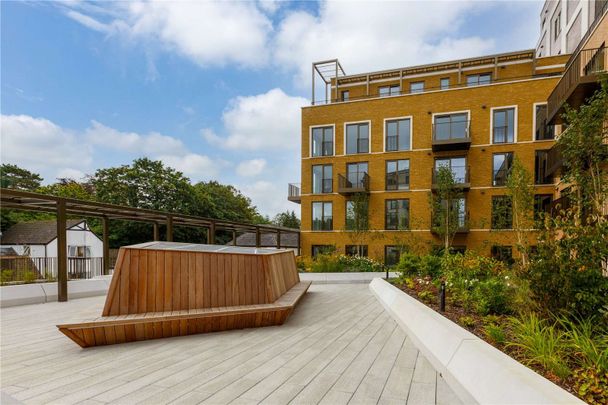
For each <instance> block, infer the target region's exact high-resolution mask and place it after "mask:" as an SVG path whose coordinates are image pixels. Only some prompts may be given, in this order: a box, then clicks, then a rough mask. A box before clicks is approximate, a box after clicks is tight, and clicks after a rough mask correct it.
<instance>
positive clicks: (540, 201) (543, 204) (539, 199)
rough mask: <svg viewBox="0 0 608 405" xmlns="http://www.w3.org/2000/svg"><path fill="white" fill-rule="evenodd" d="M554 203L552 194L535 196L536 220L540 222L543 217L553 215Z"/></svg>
mask: <svg viewBox="0 0 608 405" xmlns="http://www.w3.org/2000/svg"><path fill="white" fill-rule="evenodd" d="M552 202H553V195H552V194H535V195H534V219H535V220H536V221H540V220H542V219H543V215H545V214H549V213H551V203H552Z"/></svg>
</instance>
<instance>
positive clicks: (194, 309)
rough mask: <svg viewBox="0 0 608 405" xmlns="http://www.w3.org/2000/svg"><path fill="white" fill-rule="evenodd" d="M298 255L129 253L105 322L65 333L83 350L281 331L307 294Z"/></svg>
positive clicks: (220, 250)
mask: <svg viewBox="0 0 608 405" xmlns="http://www.w3.org/2000/svg"><path fill="white" fill-rule="evenodd" d="M309 286H310V282H301V281H300V277H299V275H298V271H297V269H296V263H295V257H294V254H293V252H292V251H290V250H276V249H256V248H241V247H232V246H231V247H227V246H218V245H199V244H186V243H175V242H150V243H143V244H139V245H133V246H126V247H122V248H121V249H120V251H119V253H118V258H117V261H116V266H115V269H114V274H113V276H112V282H111V284H110V288H109V290H108V295H107V297H106V303H105V306H104V309H103V312H102V316H101V317H99V318H96V319H93V320H89V321H86V322H81V323H73V324H64V325H57V327H58V328H59V330H60V331H61V332H62V333H63V334H65V335H66V336H67V337H69V338H70V339H72V340H73V341H74V342H76V343H77V344H79V345H80V346H81V347H90V346H100V345H110V344H115V343H124V342H133V341H138V340H146V339H158V338H164V337H172V336H183V335H191V334H196V333H205V332H215V331H223V330H229V329H242V328H251V327H259V326H270V325H281V324H282V323H283V322H285V320H286V319H287V317H288V316H289V314H291V312H292V311H293V309H294V307H295V305H296V304H297V303H298V301H299V300H300V298H302V296H303V295H304V294H305V293H306V291H307V290H308V287H309Z"/></svg>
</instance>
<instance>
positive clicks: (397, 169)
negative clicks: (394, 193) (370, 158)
mask: <svg viewBox="0 0 608 405" xmlns="http://www.w3.org/2000/svg"><path fill="white" fill-rule="evenodd" d="M409 188H410V161H409V159H402V160H387V161H386V189H387V190H408V189H409Z"/></svg>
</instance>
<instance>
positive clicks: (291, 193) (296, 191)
mask: <svg viewBox="0 0 608 405" xmlns="http://www.w3.org/2000/svg"><path fill="white" fill-rule="evenodd" d="M301 191H302V190H301V188H300V183H289V185H288V191H287V196H288V197H300V195H301Z"/></svg>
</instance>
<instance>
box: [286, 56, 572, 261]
mask: <svg viewBox="0 0 608 405" xmlns="http://www.w3.org/2000/svg"><path fill="white" fill-rule="evenodd" d="M568 57H569V55H566V56H564V55H558V56H551V57H544V58H537V57H535V52H534V51H533V50H529V51H522V52H514V53H506V54H500V55H491V56H487V57H481V58H473V59H463V60H457V61H451V62H445V63H439V64H429V65H424V66H416V67H409V68H402V69H395V70H389V71H382V72H370V73H364V74H358V75H349V76H346V75H344V74H342V67H341V66H340V64H339V62H338V61H337V60H336V61H328V62H321V63H318V64H314V65H313V68H314V69H316V72H315V73H319V75H320V76H321V78H323V80H324V81H325V83H326V97H327V99H326V100H322V101H318V100H315V98H314V95H313V104H312V105H311V106H307V107H304V108H303V109H302V134H301V139H302V171H301V175H302V177H301V185H290V192H289V199H290V200H291V201H294V202H299V203H300V204H301V220H302V228H301V249H302V250H301V251H302V254H303V255H307V256H308V255H315V254H316V253H317V252H319V251H321V250H323V249H325V248H327V247H328V246H333V247H335V248H336V249H337V250H338V251H339V252H343V253H346V254H349V253H355V252H358V253H360V254H365V255H368V256H370V257H372V258H375V259H378V260H381V261H385V262H387V263H392V262H394V261H395V260H397V258H398V255H399V251H400V249H401V247H402V246H408V247H409V248H410V249H416V250H420V249H425V250H427V251H428V250H430V249H433V248H434V247H435V246H438V245H441V243H442V242H441V240H439V238H438V237H437V235H435V234H434V233H433V232H432V229H431V228H432V227H431V223H432V222H431V221H432V212H431V211H432V210H431V209H430V204H429V193H431V192H432V190H433V182H434V178H435V176H434V173H435V172H436V170H437V169H438V168H439V167H441V166H447V167H449V168H451V170H452V173H453V174H454V178H455V180H456V182H457V183H459V185H460V186H461V187H462V189H463V190H464V201H463V202H464V204H462V208H461V212H460V213H459V225H461V226H460V229H459V230H458V233H457V234H456V236H455V238H454V241H453V245H454V246H455V247H456V248H458V249H465V248H466V249H475V250H477V251H479V252H480V253H484V254H488V255H489V254H510V253H511V251H512V250H514V249H513V246H514V244H515V235H514V233H513V231H512V230H510V229H505V228H509V226H508V225H506V226H505V225H504V224H505V222H506V223H507V224H508V222H509V219H508V218H506V221H505V218H502V219H501V221H498V220H497V218H495V216H496V215H497V212H498V207H499V206H500V205H501V204H502V203H504V196H505V195H506V187H505V178H506V173H507V172H508V169H509V166H510V165H511V164H512V162H513V159H514V158H515V157H518V158H519V160H521V161H522V162H523V164H524V165H525V166H526V168H527V169H528V170H529V171H530V173H533V174H534V180H535V181H534V183H535V184H534V189H535V195H536V199H535V202H536V205H537V207H538V209H546V207H547V206H548V205H549V204H550V203H551V201H552V200H553V195H554V192H555V188H556V183H555V182H554V178H553V177H552V176H548V175H547V174H546V169H547V153H548V151H549V150H550V149H551V147H552V146H553V144H554V136H555V134H556V133H559V126H557V127H556V126H552V125H548V124H547V98H548V97H549V95H550V94H551V92H552V90H553V89H554V88H555V87H556V85H557V83H558V81H559V80H560V77H561V75H562V73H563V70H564V67H565V64H566V62H567V61H568ZM328 72H329V74H328ZM334 72H335V73H334ZM313 89H314V84H313ZM313 92H314V90H313ZM300 187H301V188H300ZM359 193H364V194H366V195H368V196H369V197H368V198H369V199H368V207H369V209H368V212H369V218H368V221H369V231H367V232H363V233H362V232H353V231H352V230H349V228H350V227H349V220H353V218H347V216H349V215H348V214H349V213H352V210H349V209H348V206H349V204H352V202H350V201H351V200H352V198H353V197H354V196H355V195H358V194H359ZM493 211H495V212H494V214H493ZM501 212H503V213H504V210H501ZM350 215H351V216H352V214H350ZM460 222H462V223H460ZM499 222H500V223H501V226H497V225H496V224H497V223H499ZM534 237H535V235H534V233H530V238H531V239H534Z"/></svg>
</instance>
